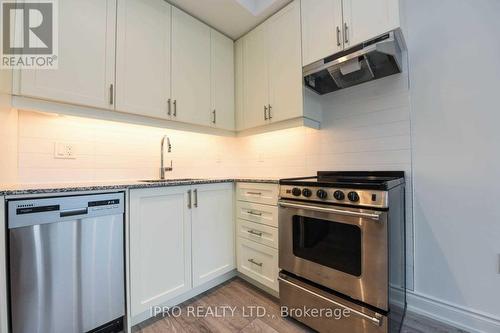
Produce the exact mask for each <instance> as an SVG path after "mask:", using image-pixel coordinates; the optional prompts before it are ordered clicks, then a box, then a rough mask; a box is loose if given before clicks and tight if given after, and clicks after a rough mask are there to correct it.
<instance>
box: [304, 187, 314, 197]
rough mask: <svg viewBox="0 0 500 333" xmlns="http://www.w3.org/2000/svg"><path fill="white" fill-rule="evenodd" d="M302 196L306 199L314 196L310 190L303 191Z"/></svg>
mask: <svg viewBox="0 0 500 333" xmlns="http://www.w3.org/2000/svg"><path fill="white" fill-rule="evenodd" d="M302 195H303V196H305V197H306V198H309V197H310V196H311V195H312V192H311V190H310V189H308V188H305V189H303V190H302Z"/></svg>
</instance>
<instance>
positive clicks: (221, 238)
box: [192, 184, 236, 287]
mask: <svg viewBox="0 0 500 333" xmlns="http://www.w3.org/2000/svg"><path fill="white" fill-rule="evenodd" d="M193 196H194V201H193V210H192V225H193V230H192V242H193V287H197V286H200V285H202V284H204V283H205V282H208V281H210V280H212V279H214V278H216V277H218V276H220V275H222V274H225V273H227V272H229V271H231V270H233V269H234V268H235V266H236V263H235V261H236V260H235V246H234V221H233V216H234V213H233V212H234V209H233V206H234V202H233V184H211V185H203V186H201V187H194V189H193Z"/></svg>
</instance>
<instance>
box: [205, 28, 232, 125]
mask: <svg viewBox="0 0 500 333" xmlns="http://www.w3.org/2000/svg"><path fill="white" fill-rule="evenodd" d="M210 35H211V53H212V56H211V62H212V71H211V76H212V80H211V81H212V84H211V92H212V110H211V112H212V114H211V116H212V119H211V120H212V122H213V125H215V126H216V127H218V128H222V129H227V130H234V43H233V41H232V40H231V39H229V38H227V37H226V36H224V35H222V34H221V33H219V32H217V31H215V30H213V29H212V30H211V33H210ZM214 111H215V112H214Z"/></svg>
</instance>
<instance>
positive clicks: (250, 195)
mask: <svg viewBox="0 0 500 333" xmlns="http://www.w3.org/2000/svg"><path fill="white" fill-rule="evenodd" d="M236 193H237V194H236V199H237V200H241V201H248V202H255V203H261V204H266V205H275V206H276V205H277V204H278V185H277V184H254V183H238V184H237V186H236Z"/></svg>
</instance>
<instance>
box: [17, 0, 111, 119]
mask: <svg viewBox="0 0 500 333" xmlns="http://www.w3.org/2000/svg"><path fill="white" fill-rule="evenodd" d="M58 7H59V29H58V31H59V56H58V59H59V68H58V69H57V70H21V71H20V77H19V82H18V87H17V89H15V93H17V94H20V95H24V96H29V97H35V98H40V99H44V100H52V101H57V102H66V103H70V104H77V105H84V106H91V107H97V108H109V109H113V108H114V96H113V95H114V79H115V26H116V0H85V1H82V0H64V1H59V2H58Z"/></svg>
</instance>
